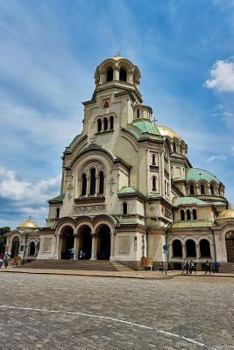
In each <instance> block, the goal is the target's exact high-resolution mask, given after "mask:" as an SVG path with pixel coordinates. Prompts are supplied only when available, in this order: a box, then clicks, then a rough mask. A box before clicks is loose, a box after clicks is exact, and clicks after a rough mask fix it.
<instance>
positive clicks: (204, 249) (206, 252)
mask: <svg viewBox="0 0 234 350" xmlns="http://www.w3.org/2000/svg"><path fill="white" fill-rule="evenodd" d="M200 256H201V258H210V242H209V241H208V240H207V239H202V240H201V241H200Z"/></svg>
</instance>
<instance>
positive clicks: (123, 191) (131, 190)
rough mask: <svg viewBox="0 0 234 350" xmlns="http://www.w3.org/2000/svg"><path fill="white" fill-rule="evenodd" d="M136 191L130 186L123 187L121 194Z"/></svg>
mask: <svg viewBox="0 0 234 350" xmlns="http://www.w3.org/2000/svg"><path fill="white" fill-rule="evenodd" d="M135 192H136V190H135V189H134V188H133V187H130V186H123V187H122V188H121V189H120V190H119V193H135Z"/></svg>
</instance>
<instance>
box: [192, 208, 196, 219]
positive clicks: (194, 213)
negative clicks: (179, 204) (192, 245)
mask: <svg viewBox="0 0 234 350" xmlns="http://www.w3.org/2000/svg"><path fill="white" fill-rule="evenodd" d="M193 220H197V211H196V209H193Z"/></svg>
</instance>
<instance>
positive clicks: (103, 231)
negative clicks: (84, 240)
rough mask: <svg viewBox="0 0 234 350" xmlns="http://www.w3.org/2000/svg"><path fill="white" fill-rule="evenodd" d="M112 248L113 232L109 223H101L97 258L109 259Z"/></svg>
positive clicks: (98, 234) (98, 233)
mask: <svg viewBox="0 0 234 350" xmlns="http://www.w3.org/2000/svg"><path fill="white" fill-rule="evenodd" d="M110 248H111V233H110V228H109V226H107V225H100V226H99V227H98V229H97V259H98V260H109V259H110Z"/></svg>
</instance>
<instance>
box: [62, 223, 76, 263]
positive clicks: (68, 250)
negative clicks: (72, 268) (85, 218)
mask: <svg viewBox="0 0 234 350" xmlns="http://www.w3.org/2000/svg"><path fill="white" fill-rule="evenodd" d="M73 245H74V235H73V228H72V227H71V226H65V227H64V228H63V230H62V232H61V259H72V257H73V254H72V249H73Z"/></svg>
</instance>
